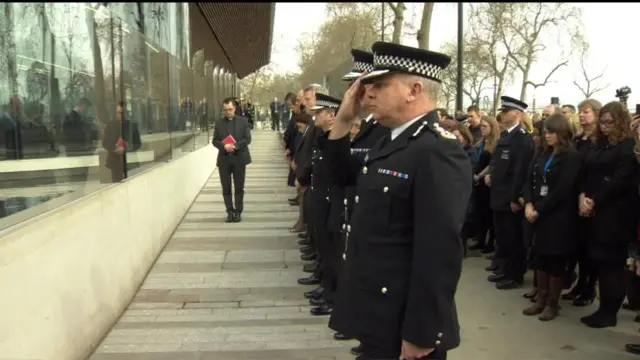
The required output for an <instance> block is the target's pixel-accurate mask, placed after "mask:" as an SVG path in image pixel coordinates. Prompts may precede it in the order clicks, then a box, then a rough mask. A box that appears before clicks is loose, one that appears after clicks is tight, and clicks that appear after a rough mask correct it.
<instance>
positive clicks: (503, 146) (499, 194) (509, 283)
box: [485, 96, 534, 290]
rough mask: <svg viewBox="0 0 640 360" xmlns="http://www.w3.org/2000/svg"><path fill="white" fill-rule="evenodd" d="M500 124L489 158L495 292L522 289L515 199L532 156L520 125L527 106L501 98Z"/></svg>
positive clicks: (519, 211) (523, 257)
mask: <svg viewBox="0 0 640 360" xmlns="http://www.w3.org/2000/svg"><path fill="white" fill-rule="evenodd" d="M501 101H502V106H501V108H500V120H501V125H502V126H503V127H504V129H505V130H504V131H502V134H501V135H500V140H499V141H498V144H497V146H496V149H495V150H494V152H493V156H492V157H491V167H490V169H491V170H490V174H489V175H487V177H488V178H487V179H486V180H485V182H486V183H487V184H490V186H491V198H490V204H491V209H492V210H493V214H494V215H493V219H494V228H495V234H496V244H497V245H498V251H497V253H496V258H497V265H498V266H497V269H496V272H495V273H494V274H493V275H491V276H489V279H488V280H489V281H491V282H495V283H496V287H497V288H498V289H502V290H506V289H515V288H519V287H521V286H522V283H523V277H524V274H525V273H526V271H527V250H526V248H525V246H524V242H523V221H524V217H523V216H524V211H523V208H522V206H521V205H520V202H519V199H520V197H522V190H523V187H524V183H525V181H526V179H527V172H528V170H529V164H530V163H531V159H532V157H533V149H534V146H533V137H532V136H531V134H529V132H528V131H526V130H525V129H524V128H523V127H522V126H521V125H520V123H521V121H522V116H523V114H524V111H525V109H526V108H527V104H526V103H524V102H522V101H520V100H517V99H514V98H512V97H509V96H502V97H501Z"/></svg>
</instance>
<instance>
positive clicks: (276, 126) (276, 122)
mask: <svg viewBox="0 0 640 360" xmlns="http://www.w3.org/2000/svg"><path fill="white" fill-rule="evenodd" d="M271 130H278V131H280V118H279V117H278V116H277V115H275V116H274V115H271Z"/></svg>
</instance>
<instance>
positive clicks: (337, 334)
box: [333, 332, 353, 341]
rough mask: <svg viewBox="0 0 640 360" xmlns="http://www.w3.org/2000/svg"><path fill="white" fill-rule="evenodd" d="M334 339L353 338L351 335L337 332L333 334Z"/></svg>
mask: <svg viewBox="0 0 640 360" xmlns="http://www.w3.org/2000/svg"><path fill="white" fill-rule="evenodd" d="M333 340H338V341H343V340H353V338H352V337H351V336H347V335H345V334H343V333H339V332H337V333H335V334H333Z"/></svg>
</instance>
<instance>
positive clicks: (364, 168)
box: [362, 166, 369, 174]
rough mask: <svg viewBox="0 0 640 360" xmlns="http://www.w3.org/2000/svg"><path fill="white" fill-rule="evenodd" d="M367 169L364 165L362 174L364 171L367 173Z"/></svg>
mask: <svg viewBox="0 0 640 360" xmlns="http://www.w3.org/2000/svg"><path fill="white" fill-rule="evenodd" d="M367 171H369V170H368V169H367V167H366V166H365V167H363V168H362V173H363V174H366V173H367Z"/></svg>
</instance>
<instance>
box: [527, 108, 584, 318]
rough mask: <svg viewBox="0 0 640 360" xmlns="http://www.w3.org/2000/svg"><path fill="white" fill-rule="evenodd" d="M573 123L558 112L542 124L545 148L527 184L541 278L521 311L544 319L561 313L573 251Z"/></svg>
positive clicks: (576, 172) (576, 161)
mask: <svg viewBox="0 0 640 360" xmlns="http://www.w3.org/2000/svg"><path fill="white" fill-rule="evenodd" d="M571 137H572V132H571V126H570V125H569V122H568V121H567V120H566V119H565V118H564V117H563V116H562V115H560V114H556V115H552V116H551V117H549V118H548V119H547V120H545V122H544V140H543V146H544V151H542V152H540V153H538V156H537V157H536V158H535V159H534V161H533V163H532V166H531V171H530V173H529V176H528V178H527V182H526V185H525V188H524V194H523V195H524V202H525V217H526V219H527V221H528V222H529V223H531V230H532V235H533V238H532V240H533V241H532V245H531V246H532V248H531V254H532V260H533V261H532V262H533V266H534V269H535V270H536V277H537V280H538V284H537V290H538V292H537V294H536V302H535V303H534V304H533V305H531V306H530V307H528V308H526V309H525V310H524V311H523V313H524V314H525V315H528V316H533V315H539V317H538V318H539V319H540V320H542V321H548V320H553V319H554V318H555V317H556V316H557V315H558V301H559V300H560V295H561V294H562V289H563V287H564V274H565V271H566V268H567V263H568V261H569V259H570V257H571V256H572V254H573V252H574V251H575V229H576V221H577V218H578V214H577V210H578V201H577V196H578V186H577V182H578V175H579V173H580V165H581V161H580V155H579V154H578V152H577V151H576V150H575V149H573V147H572V142H571Z"/></svg>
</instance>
